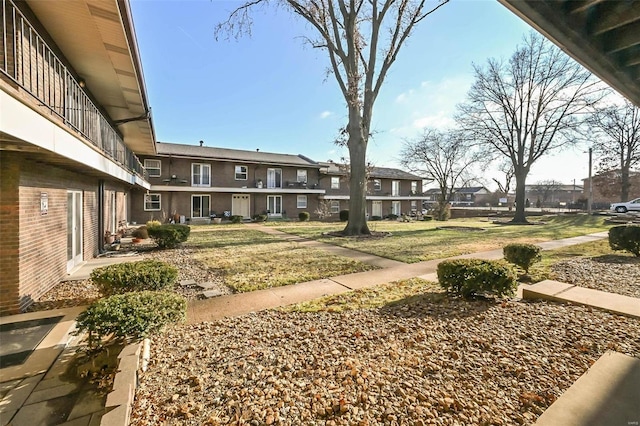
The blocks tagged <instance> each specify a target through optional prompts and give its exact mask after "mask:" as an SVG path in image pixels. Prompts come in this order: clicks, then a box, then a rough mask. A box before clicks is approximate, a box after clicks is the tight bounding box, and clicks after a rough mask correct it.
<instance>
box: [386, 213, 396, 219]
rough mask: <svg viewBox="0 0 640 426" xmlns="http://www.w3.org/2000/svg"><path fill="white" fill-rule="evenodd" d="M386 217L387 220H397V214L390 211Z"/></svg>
mask: <svg viewBox="0 0 640 426" xmlns="http://www.w3.org/2000/svg"><path fill="white" fill-rule="evenodd" d="M387 219H389V220H398V215H397V214H394V213H391V214H389V215H387Z"/></svg>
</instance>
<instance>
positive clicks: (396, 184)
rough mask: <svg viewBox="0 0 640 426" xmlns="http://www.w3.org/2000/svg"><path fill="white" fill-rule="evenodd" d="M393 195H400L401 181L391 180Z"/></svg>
mask: <svg viewBox="0 0 640 426" xmlns="http://www.w3.org/2000/svg"><path fill="white" fill-rule="evenodd" d="M391 195H392V196H398V195H400V181H399V180H392V181H391Z"/></svg>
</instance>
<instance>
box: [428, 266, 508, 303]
mask: <svg viewBox="0 0 640 426" xmlns="http://www.w3.org/2000/svg"><path fill="white" fill-rule="evenodd" d="M438 281H439V283H440V286H441V287H442V288H443V289H445V290H446V291H447V292H448V293H451V294H455V295H460V296H462V297H471V296H473V295H475V294H478V293H480V292H491V293H494V294H496V295H497V296H499V297H501V296H503V295H510V294H513V293H514V291H515V289H516V287H517V282H516V275H515V273H514V271H513V268H511V267H510V266H509V265H508V264H505V263H504V262H501V261H495V260H481V259H452V260H445V261H443V262H440V263H439V264H438Z"/></svg>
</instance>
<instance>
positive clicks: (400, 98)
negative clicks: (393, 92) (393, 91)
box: [395, 89, 414, 104]
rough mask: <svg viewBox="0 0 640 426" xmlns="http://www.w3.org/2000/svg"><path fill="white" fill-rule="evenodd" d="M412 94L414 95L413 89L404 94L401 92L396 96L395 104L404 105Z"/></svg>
mask: <svg viewBox="0 0 640 426" xmlns="http://www.w3.org/2000/svg"><path fill="white" fill-rule="evenodd" d="M413 93H414V90H413V89H410V90H408V91H406V92H402V93H400V94H399V95H398V96H396V100H395V102H396V103H398V104H401V103H404V102H406V101H407V100H408V99H409V98H410V97H411V95H413Z"/></svg>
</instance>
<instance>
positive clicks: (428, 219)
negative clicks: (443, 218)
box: [422, 215, 433, 222]
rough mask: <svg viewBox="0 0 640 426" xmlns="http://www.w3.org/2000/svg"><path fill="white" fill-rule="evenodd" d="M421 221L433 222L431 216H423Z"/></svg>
mask: <svg viewBox="0 0 640 426" xmlns="http://www.w3.org/2000/svg"><path fill="white" fill-rule="evenodd" d="M422 220H424V221H425V222H426V221H430V220H433V216H430V215H424V216H422Z"/></svg>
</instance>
